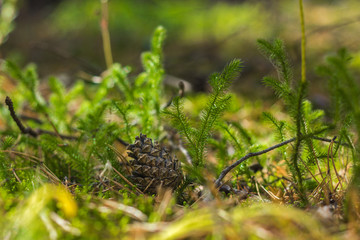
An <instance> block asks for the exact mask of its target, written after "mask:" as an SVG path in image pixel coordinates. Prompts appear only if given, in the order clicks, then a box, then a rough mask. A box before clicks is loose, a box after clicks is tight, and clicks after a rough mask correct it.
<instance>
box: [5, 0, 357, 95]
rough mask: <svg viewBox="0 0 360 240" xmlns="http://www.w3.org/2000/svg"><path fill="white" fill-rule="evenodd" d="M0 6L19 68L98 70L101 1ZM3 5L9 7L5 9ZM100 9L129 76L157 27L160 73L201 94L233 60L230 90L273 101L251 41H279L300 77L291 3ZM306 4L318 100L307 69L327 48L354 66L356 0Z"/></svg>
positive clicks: (266, 67) (69, 76)
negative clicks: (235, 74)
mask: <svg viewBox="0 0 360 240" xmlns="http://www.w3.org/2000/svg"><path fill="white" fill-rule="evenodd" d="M0 2H1V5H2V9H1V13H2V15H3V16H2V18H3V19H7V20H8V21H10V20H9V19H10V18H11V17H9V16H7V15H11V13H13V15H12V16H17V17H16V18H15V20H14V21H13V22H12V24H10V26H11V28H12V29H9V31H8V32H10V34H9V35H7V37H3V38H2V40H1V41H2V43H1V42H0V43H1V46H0V57H1V58H8V59H11V60H13V61H15V62H16V63H18V64H19V65H21V66H24V65H26V64H27V63H29V62H33V63H36V64H37V65H38V70H39V75H40V77H41V78H43V79H46V78H47V76H49V75H55V76H58V77H60V78H62V79H64V81H66V82H67V83H68V84H71V82H73V81H75V80H77V79H79V78H82V77H83V76H86V75H99V74H101V72H103V71H104V70H105V69H106V66H105V60H104V54H103V45H102V38H101V30H100V18H101V1H100V0H26V1H25V0H23V1H15V0H0ZM6 4H8V6H11V5H13V6H16V8H15V9H14V10H16V11H15V12H10V13H9V12H8V11H10V10H7V9H6V8H5V5H6ZM108 6H109V31H110V36H111V46H112V52H113V57H114V62H119V63H121V64H122V65H130V66H132V67H133V72H134V73H137V72H139V71H141V61H140V54H141V52H143V51H146V50H148V49H149V47H150V44H149V42H150V38H151V35H152V32H153V30H154V29H155V28H156V27H157V26H158V25H162V26H164V27H165V28H166V29H167V39H166V44H165V49H164V55H165V62H164V64H165V69H166V73H167V74H169V75H171V76H175V77H177V78H181V79H185V80H186V81H189V82H190V83H192V85H193V89H194V90H195V91H206V90H207V85H206V81H207V78H208V76H209V75H210V74H211V73H212V72H214V71H219V70H221V69H222V67H223V66H224V65H225V64H226V63H227V62H229V61H230V60H231V59H233V58H241V59H242V60H243V61H244V66H245V68H244V71H243V73H242V76H241V78H240V79H239V80H238V81H237V82H236V83H234V87H233V89H234V90H235V91H237V92H238V93H240V94H242V95H244V96H246V97H250V98H263V99H267V98H271V97H273V94H272V92H271V91H269V90H268V89H266V88H265V87H263V86H262V83H261V79H262V77H263V76H265V75H268V74H275V73H274V69H273V67H272V66H271V64H270V63H269V62H268V61H267V60H266V59H265V58H264V57H263V56H262V55H261V54H260V52H259V51H258V49H257V47H256V40H257V39H258V38H265V39H269V40H271V39H274V38H280V39H282V40H284V41H285V43H286V47H287V50H288V53H289V57H290V59H291V61H292V65H293V66H294V68H295V73H296V74H295V79H299V78H300V76H299V74H297V73H299V72H300V69H299V68H300V64H299V61H300V24H299V13H298V1H289V0H275V1H269V0H249V1H246V0H191V1H190V0H181V1H167V0H109V1H108ZM304 7H305V17H306V32H307V64H308V65H307V67H308V68H307V69H308V75H307V76H308V79H309V81H310V82H311V88H310V93H311V95H312V96H313V97H314V98H316V97H320V98H321V97H322V95H323V94H325V91H324V84H326V80H325V79H321V78H319V77H318V76H317V75H316V74H315V71H314V70H315V68H316V66H317V65H318V64H320V63H322V62H323V60H324V58H325V57H326V56H327V55H328V54H331V53H333V52H336V51H337V50H338V49H339V48H341V47H346V48H347V49H348V50H349V51H350V52H351V53H352V54H353V56H354V59H353V61H352V67H353V68H354V69H355V70H357V71H359V69H360V47H359V46H360V44H359V36H360V10H359V9H360V1H358V0H312V1H306V0H305V1H304ZM4 14H5V15H4ZM6 14H7V15H6ZM6 17H7V18H6ZM11 19H13V18H11ZM0 29H1V23H0ZM11 30H13V31H11ZM3 31H4V28H3ZM5 31H6V29H5ZM3 35H4V34H3ZM0 39H1V38H0Z"/></svg>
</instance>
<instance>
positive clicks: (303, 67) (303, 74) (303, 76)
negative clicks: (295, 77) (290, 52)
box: [299, 0, 306, 83]
mask: <svg viewBox="0 0 360 240" xmlns="http://www.w3.org/2000/svg"><path fill="white" fill-rule="evenodd" d="M299 8H300V23H301V82H302V83H305V82H306V60H305V54H306V50H305V45H306V38H305V18H304V6H303V1H302V0H299Z"/></svg>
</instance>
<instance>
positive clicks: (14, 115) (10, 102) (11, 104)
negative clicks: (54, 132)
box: [5, 96, 39, 137]
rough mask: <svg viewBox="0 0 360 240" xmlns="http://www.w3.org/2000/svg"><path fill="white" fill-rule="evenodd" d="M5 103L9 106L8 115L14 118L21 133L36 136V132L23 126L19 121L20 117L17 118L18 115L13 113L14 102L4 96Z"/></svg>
mask: <svg viewBox="0 0 360 240" xmlns="http://www.w3.org/2000/svg"><path fill="white" fill-rule="evenodd" d="M5 104H6V105H7V106H8V108H9V111H10V115H11V117H12V119H14V121H15V123H16V125H17V126H18V127H19V129H20V131H21V132H22V133H23V134H30V135H31V136H33V137H37V136H38V135H39V134H38V133H37V132H35V131H34V130H33V129H32V128H30V127H27V128H25V126H24V125H23V124H22V122H21V121H20V119H19V118H18V116H17V115H16V113H15V110H14V104H13V102H12V100H11V98H10V97H8V96H6V98H5Z"/></svg>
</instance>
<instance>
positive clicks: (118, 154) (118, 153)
mask: <svg viewBox="0 0 360 240" xmlns="http://www.w3.org/2000/svg"><path fill="white" fill-rule="evenodd" d="M107 145H108V147H110V148H111V149H112V150H113V151H114V152H115V153H116V156H117V157H118V158H119V159H120V162H121V163H122V164H123V165H124V166H125V168H126V171H127V172H128V173H129V174H130V173H131V169H130V168H131V166H130V165H129V162H128V161H127V160H126V158H125V157H124V156H123V155H122V154H121V152H119V150H117V149H116V148H115V147H114V146H112V145H109V144H107Z"/></svg>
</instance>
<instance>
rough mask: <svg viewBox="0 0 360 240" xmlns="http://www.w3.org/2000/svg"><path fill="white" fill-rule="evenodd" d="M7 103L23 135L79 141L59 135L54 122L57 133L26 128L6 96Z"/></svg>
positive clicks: (122, 141)
mask: <svg viewBox="0 0 360 240" xmlns="http://www.w3.org/2000/svg"><path fill="white" fill-rule="evenodd" d="M5 103H6V105H7V106H8V108H9V111H10V115H11V117H12V119H13V120H14V122H15V123H16V125H17V126H18V128H19V129H20V131H21V133H23V134H29V135H30V136H32V137H37V136H39V135H42V134H48V135H51V136H55V137H59V138H61V139H63V140H65V139H66V140H78V139H79V137H77V136H72V135H64V134H60V133H58V132H57V130H56V128H55V126H54V125H53V123H52V122H50V124H51V125H52V126H53V128H54V130H55V131H56V132H52V131H48V130H45V129H40V128H38V129H36V130H34V129H32V128H31V127H25V126H24V124H23V123H22V122H21V120H20V118H19V117H18V116H17V115H16V113H15V109H14V104H13V102H12V100H11V98H10V97H8V96H6V99H5ZM32 120H37V121H40V120H38V119H32ZM116 140H117V141H118V142H120V143H121V144H123V145H125V146H127V145H129V143H127V142H126V141H124V140H123V139H121V138H120V137H118V138H116Z"/></svg>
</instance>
